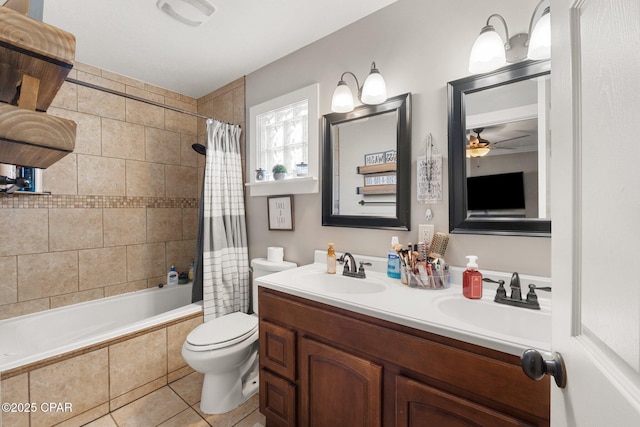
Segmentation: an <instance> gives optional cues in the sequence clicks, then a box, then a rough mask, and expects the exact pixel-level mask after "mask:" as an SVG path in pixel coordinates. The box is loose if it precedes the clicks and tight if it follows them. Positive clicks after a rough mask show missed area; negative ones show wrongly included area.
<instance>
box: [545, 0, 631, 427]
mask: <svg viewBox="0 0 640 427" xmlns="http://www.w3.org/2000/svg"><path fill="white" fill-rule="evenodd" d="M551 21H552V34H553V36H552V60H551V63H552V79H551V80H552V83H551V84H552V92H551V105H552V107H551V108H552V112H551V129H552V151H551V157H552V178H551V179H552V201H551V209H552V221H553V222H552V227H553V229H552V281H553V339H552V347H553V350H554V351H555V352H558V353H560V354H561V355H562V356H563V358H564V360H565V363H566V372H567V387H566V388H565V389H560V388H557V387H556V386H555V384H553V381H552V384H553V385H552V395H551V397H552V399H551V420H552V426H557V427H564V426H580V427H582V426H597V427H600V426H612V427H622V426H634V427H638V426H640V1H638V0H551Z"/></svg>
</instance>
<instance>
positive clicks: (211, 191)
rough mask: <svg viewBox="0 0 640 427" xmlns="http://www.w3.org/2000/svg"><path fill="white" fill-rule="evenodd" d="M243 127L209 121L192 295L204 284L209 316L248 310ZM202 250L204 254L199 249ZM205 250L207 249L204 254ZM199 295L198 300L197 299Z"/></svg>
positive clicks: (208, 318)
mask: <svg viewBox="0 0 640 427" xmlns="http://www.w3.org/2000/svg"><path fill="white" fill-rule="evenodd" d="M241 131H242V130H241V129H240V126H238V125H231V124H227V123H223V122H220V121H217V120H212V119H209V120H207V153H206V166H205V172H204V184H203V188H202V198H201V201H200V217H201V224H200V227H199V235H198V247H197V250H196V256H197V260H198V261H197V263H198V265H197V266H196V277H195V280H194V291H193V299H194V301H196V300H197V299H196V298H197V293H198V290H197V288H198V285H199V283H201V284H202V285H201V288H200V289H202V294H201V297H202V300H203V305H204V321H205V322H206V321H208V320H211V319H213V318H216V317H219V316H222V315H225V314H228V313H232V312H236V311H242V312H245V313H246V312H247V311H248V309H249V291H250V290H249V254H248V248H247V228H246V222H245V210H244V192H243V186H244V184H243V179H242V162H241V157H240V133H241ZM198 252H200V253H198ZM200 254H202V255H201V256H200ZM198 300H199V299H198Z"/></svg>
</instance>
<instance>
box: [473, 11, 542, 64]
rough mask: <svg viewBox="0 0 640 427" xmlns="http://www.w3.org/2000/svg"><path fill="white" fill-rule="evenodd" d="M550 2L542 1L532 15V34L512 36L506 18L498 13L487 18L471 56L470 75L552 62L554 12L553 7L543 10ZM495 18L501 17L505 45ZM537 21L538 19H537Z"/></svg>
mask: <svg viewBox="0 0 640 427" xmlns="http://www.w3.org/2000/svg"><path fill="white" fill-rule="evenodd" d="M548 3H549V0H540V2H539V3H538V5H537V6H536V8H535V9H534V10H533V15H531V21H530V22H529V33H528V34H525V33H520V34H516V35H515V36H513V37H509V29H508V28H507V22H506V21H505V20H504V18H503V17H502V16H501V15H499V14H497V13H494V14H493V15H491V16H489V18H487V24H486V25H485V26H484V27H482V30H480V35H479V36H478V38H477V39H476V41H475V42H474V43H473V47H472V48H471V54H470V55H469V72H471V73H473V74H479V73H487V72H489V71H493V70H495V69H497V68H500V67H502V66H504V65H506V64H507V63H508V62H509V63H514V62H520V61H523V60H525V59H548V58H550V57H551V12H550V10H551V9H550V7H549V6H548V5H547V6H546V7H544V8H543V7H542V6H543V5H545V4H548ZM491 18H498V19H499V20H500V21H501V22H502V25H504V30H505V33H506V36H507V42H506V43H504V42H503V40H502V38H501V37H500V35H499V34H498V33H497V32H496V29H495V28H494V26H493V25H490V24H489V21H490V20H491ZM536 18H537V19H536Z"/></svg>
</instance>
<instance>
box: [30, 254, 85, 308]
mask: <svg viewBox="0 0 640 427" xmlns="http://www.w3.org/2000/svg"><path fill="white" fill-rule="evenodd" d="M77 290H78V252H76V251H70V252H50V253H43V254H35V255H20V256H18V301H27V300H32V299H38V298H44V297H49V296H53V295H62V294H68V293H70V292H76V291H77Z"/></svg>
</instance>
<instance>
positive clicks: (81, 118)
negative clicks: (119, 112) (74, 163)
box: [47, 108, 101, 156]
mask: <svg viewBox="0 0 640 427" xmlns="http://www.w3.org/2000/svg"><path fill="white" fill-rule="evenodd" d="M47 113H48V114H51V115H52V116H56V117H62V118H63V119H67V120H73V121H74V122H76V123H77V124H78V126H77V130H76V145H75V147H74V149H73V152H74V153H76V154H93V155H96V156H99V155H100V140H101V139H100V116H97V115H94V114H85V113H78V112H75V111H69V110H64V109H61V108H49V110H47Z"/></svg>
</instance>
